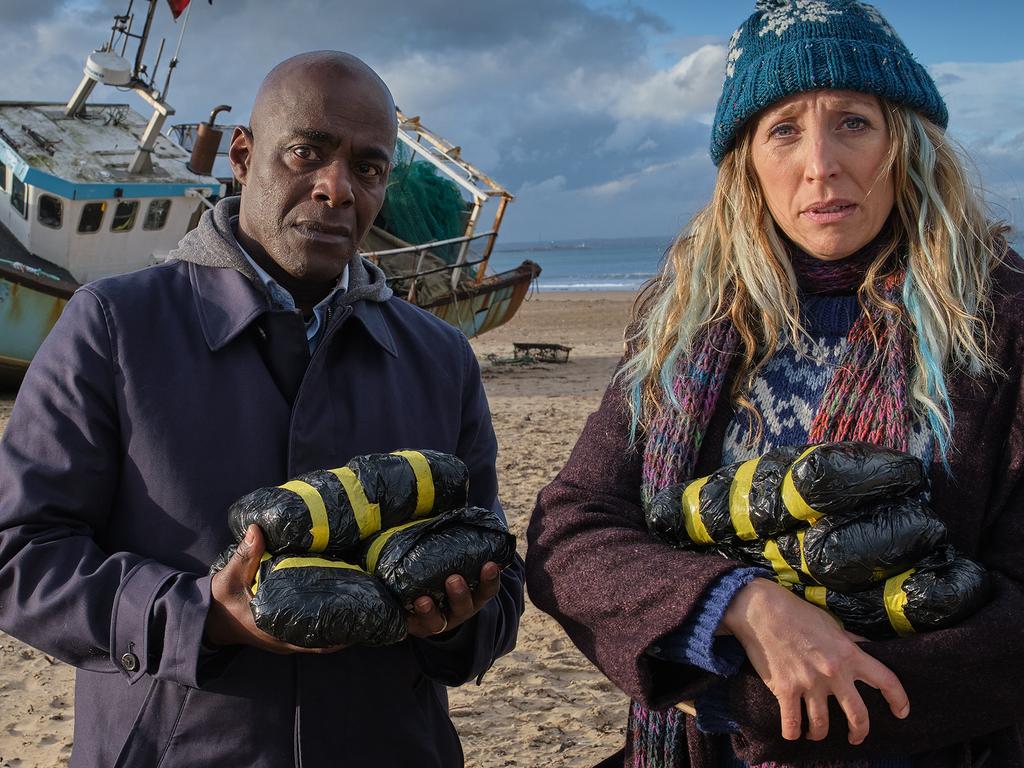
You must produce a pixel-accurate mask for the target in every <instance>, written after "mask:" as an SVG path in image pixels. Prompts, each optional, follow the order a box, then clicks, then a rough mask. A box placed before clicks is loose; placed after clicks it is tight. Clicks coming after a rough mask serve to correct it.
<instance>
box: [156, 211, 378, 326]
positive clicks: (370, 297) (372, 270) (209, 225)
mask: <svg viewBox="0 0 1024 768" xmlns="http://www.w3.org/2000/svg"><path fill="white" fill-rule="evenodd" d="M240 207H241V198H240V197H237V196H234V197H225V198H222V199H221V200H220V201H219V202H218V203H217V205H216V206H215V207H214V208H213V209H212V210H207V211H205V212H204V213H203V216H202V218H201V219H200V220H199V226H198V227H196V228H195V229H193V230H192V231H191V232H189V233H188V234H187V235H185V237H183V238H182V239H181V242H179V243H178V247H177V248H176V249H175V250H173V251H171V253H170V255H169V256H168V258H169V259H178V260H180V261H187V262H191V263H193V264H198V265H200V266H203V267H219V268H222V269H233V270H235V271H236V272H240V273H241V274H243V275H245V276H246V277H247V278H248V279H249V281H250V282H252V283H253V285H255V286H256V287H257V289H258V290H259V291H260V292H262V293H266V287H265V286H264V285H263V282H262V281H261V280H260V279H259V278H258V277H257V276H256V272H255V271H253V268H252V266H251V265H250V264H249V262H248V260H247V259H246V258H245V256H244V255H243V254H242V249H241V247H240V246H239V245H238V241H237V240H236V239H235V233H234V230H233V229H232V227H231V219H232V218H233V217H235V216H237V215H238V210H239V208H240ZM348 269H349V272H348V290H347V291H344V292H343V293H340V294H338V296H337V298H336V299H335V302H334V303H335V306H343V305H345V304H353V303H355V302H357V301H364V300H365V301H376V302H383V301H387V300H388V299H390V298H391V296H392V292H391V289H390V288H388V284H387V280H386V279H385V276H384V271H383V270H382V269H381V268H380V267H378V266H377V265H376V264H371V263H370V262H368V261H366V260H365V259H364V258H363V257H362V256H360V255H359V254H358V253H356V254H354V255H353V256H352V259H351V261H349V265H348Z"/></svg>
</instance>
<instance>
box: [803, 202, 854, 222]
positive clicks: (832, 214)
mask: <svg viewBox="0 0 1024 768" xmlns="http://www.w3.org/2000/svg"><path fill="white" fill-rule="evenodd" d="M856 210H857V204H856V203H830V204H828V205H816V206H814V207H813V208H808V209H807V210H805V211H804V212H803V213H801V214H800V215H801V216H803V217H805V218H807V219H809V220H810V221H813V222H814V223H815V224H831V223H833V222H836V221H842V220H843V219H845V218H847V217H849V216H852V215H853V214H854V212H855V211H856Z"/></svg>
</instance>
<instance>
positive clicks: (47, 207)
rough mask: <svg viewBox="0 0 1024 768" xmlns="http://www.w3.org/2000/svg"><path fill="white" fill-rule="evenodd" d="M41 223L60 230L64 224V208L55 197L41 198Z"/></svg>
mask: <svg viewBox="0 0 1024 768" xmlns="http://www.w3.org/2000/svg"><path fill="white" fill-rule="evenodd" d="M39 223H40V224H42V225H43V226H44V227H52V228H53V229H60V226H61V224H63V223H64V206H63V204H62V203H61V201H60V200H58V199H57V198H56V197H54V196H53V195H40V196H39Z"/></svg>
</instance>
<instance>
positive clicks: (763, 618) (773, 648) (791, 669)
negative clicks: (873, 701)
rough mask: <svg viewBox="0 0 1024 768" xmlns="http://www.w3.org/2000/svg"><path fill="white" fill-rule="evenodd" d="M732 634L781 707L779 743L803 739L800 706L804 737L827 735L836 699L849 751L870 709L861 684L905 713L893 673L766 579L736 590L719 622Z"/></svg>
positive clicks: (824, 616) (862, 733) (864, 730)
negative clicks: (830, 706)
mask: <svg viewBox="0 0 1024 768" xmlns="http://www.w3.org/2000/svg"><path fill="white" fill-rule="evenodd" d="M722 628H723V629H724V630H725V631H727V632H729V633H731V634H733V635H735V636H736V639H737V640H739V642H740V644H741V645H742V646H743V649H744V650H745V651H746V652H747V658H748V659H750V663H751V664H752V665H753V667H754V670H755V671H756V672H757V673H758V674H759V675H760V676H761V679H762V680H764V683H765V685H767V686H768V688H769V690H771V692H772V693H773V694H774V695H775V698H777V699H778V700H779V708H780V710H781V714H782V737H783V738H784V739H788V740H790V741H793V740H795V739H798V738H800V726H801V720H802V717H801V711H800V702H801V699H802V700H803V702H804V705H805V706H806V708H807V719H808V722H809V723H810V727H809V728H808V731H807V738H808V739H810V740H812V741H820V740H821V739H824V738H825V737H826V736H827V735H828V727H829V722H828V697H829V696H835V697H836V699H837V700H838V701H839V705H840V706H841V707H842V709H843V712H844V713H845V714H846V719H847V721H848V722H849V724H850V734H849V741H850V744H853V745H857V744H860V743H861V742H862V741H864V739H865V738H867V735H868V730H869V728H870V723H869V721H868V710H867V707H866V706H865V705H864V701H863V699H861V697H860V694H859V693H858V692H857V687H856V686H855V685H854V683H855V681H857V680H860V681H862V682H865V683H867V684H868V685H870V686H872V687H873V688H877V689H878V690H879V691H881V693H882V695H883V696H884V697H885V700H886V701H887V702H889V709H891V710H892V713H893V714H894V715H895V716H896V717H898V718H900V719H902V718H905V717H906V716H907V715H908V714H910V702H909V700H908V699H907V694H906V692H905V691H904V690H903V685H902V684H901V683H900V681H899V679H898V678H897V677H896V675H894V674H893V673H892V671H891V670H890V669H889V668H888V667H886V666H884V665H883V664H882V663H881V662H879V661H878V660H876V659H874V658H873V657H871V656H869V655H868V654H866V653H864V651H862V650H861V649H860V648H858V647H857V644H856V642H855V640H858V639H860V638H857V637H856V636H855V635H851V634H850V633H848V632H845V631H843V630H842V629H841V628H840V627H839V625H838V624H837V623H836V621H835V620H834V619H833V618H832V617H831V616H830V615H829V614H828V613H826V612H825V611H823V610H821V609H820V608H818V607H817V606H815V605H811V604H810V603H807V602H804V601H803V600H801V599H800V598H799V597H797V596H796V595H794V594H792V593H791V592H789V590H787V589H785V588H784V587H782V586H780V585H779V584H777V583H775V582H773V581H769V580H767V579H754V580H753V581H752V582H750V583H749V584H747V585H746V586H745V587H743V589H741V590H740V591H739V592H738V593H737V594H736V596H735V597H734V598H733V601H732V603H730V605H729V608H728V610H727V611H726V612H725V616H724V617H723V619H722Z"/></svg>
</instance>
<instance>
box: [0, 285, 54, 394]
mask: <svg viewBox="0 0 1024 768" xmlns="http://www.w3.org/2000/svg"><path fill="white" fill-rule="evenodd" d="M67 303H68V302H67V298H65V297H61V296H58V295H56V294H54V293H45V292H43V291H41V290H39V289H37V288H34V287H32V286H30V285H27V284H25V283H22V282H17V281H15V280H12V279H10V278H8V277H7V276H5V275H3V274H2V273H0V380H3V381H16V380H17V379H19V378H20V377H21V376H22V374H24V372H25V369H26V368H28V364H29V362H30V361H31V360H32V356H33V355H35V353H36V350H37V349H39V345H40V344H42V343H43V339H45V338H46V334H48V333H49V332H50V331H51V329H52V328H53V325H54V323H56V322H57V318H58V317H60V313H61V312H62V311H63V310H64V306H65V305H66V304H67Z"/></svg>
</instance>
